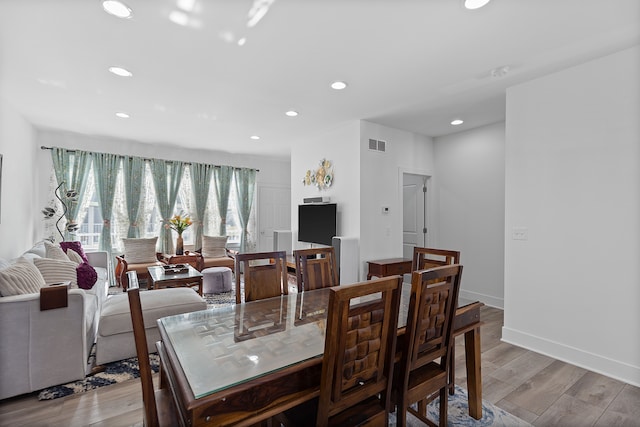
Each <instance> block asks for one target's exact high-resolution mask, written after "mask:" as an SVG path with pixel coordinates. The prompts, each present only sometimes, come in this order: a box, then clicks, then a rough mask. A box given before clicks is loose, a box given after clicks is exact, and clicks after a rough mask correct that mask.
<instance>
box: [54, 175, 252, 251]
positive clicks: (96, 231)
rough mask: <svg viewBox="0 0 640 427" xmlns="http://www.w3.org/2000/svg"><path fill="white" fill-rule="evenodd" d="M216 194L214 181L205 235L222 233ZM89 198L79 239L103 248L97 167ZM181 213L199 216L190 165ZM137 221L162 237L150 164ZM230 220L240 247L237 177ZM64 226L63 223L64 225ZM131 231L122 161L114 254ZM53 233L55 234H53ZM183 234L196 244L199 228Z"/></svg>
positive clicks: (233, 243)
mask: <svg viewBox="0 0 640 427" xmlns="http://www.w3.org/2000/svg"><path fill="white" fill-rule="evenodd" d="M212 179H213V178H212ZM52 180H53V181H52V183H53V182H55V174H53V173H52ZM54 188H55V187H54ZM216 197H217V195H216V190H215V185H214V183H213V182H212V183H211V186H210V188H209V194H208V196H207V200H208V201H207V208H206V210H205V218H204V221H203V227H204V234H207V235H218V234H219V229H220V215H219V214H218V204H217V199H216ZM85 199H86V200H85V201H83V206H82V207H81V211H80V215H79V218H78V220H79V222H80V229H79V230H78V232H77V233H76V236H77V238H78V240H80V241H81V242H82V246H83V247H84V248H86V249H88V250H92V249H93V250H97V249H99V241H100V234H101V233H102V227H103V218H102V211H101V208H100V204H99V200H98V196H97V194H96V191H95V179H94V176H93V168H92V169H91V171H90V175H89V179H88V180H87V188H86V190H85ZM254 210H255V208H254ZM177 213H183V214H188V215H189V216H191V218H192V219H194V221H195V219H196V215H195V202H194V200H193V188H192V181H191V173H190V168H189V167H186V168H185V169H184V174H183V177H182V180H181V184H180V189H179V191H178V197H177V199H176V205H175V207H174V209H173V213H172V216H173V215H175V214H177ZM252 216H253V214H252ZM137 223H138V226H139V229H140V237H155V236H158V234H159V229H160V227H162V226H163V222H162V217H161V215H160V212H159V210H158V205H157V203H156V197H155V188H154V186H153V178H152V177H151V172H150V168H149V164H148V163H146V164H145V175H144V178H143V188H142V195H141V201H140V209H139V215H138V221H137ZM226 223H227V226H226V229H227V235H228V236H229V239H228V243H227V244H228V245H229V246H230V247H238V246H239V245H240V235H241V227H240V220H239V216H238V211H237V194H236V190H235V182H234V180H233V179H232V182H231V190H230V192H229V204H228V209H227V222H226ZM61 225H62V226H63V225H64V224H61ZM252 227H255V221H251V222H250V225H249V228H250V229H251V228H252ZM128 230H129V221H128V213H127V206H126V197H125V189H124V177H123V173H122V164H120V169H119V172H118V178H117V183H116V191H115V195H114V201H113V210H112V218H111V242H112V248H113V252H114V253H122V251H123V250H124V248H123V246H122V239H123V238H125V237H127V233H128ZM51 234H52V235H53V233H51ZM250 234H251V233H250ZM175 237H176V235H175V233H173V232H172V238H173V239H175ZM182 237H183V238H184V242H185V245H193V244H194V243H195V242H194V239H195V228H194V227H189V228H188V229H187V230H186V231H185V232H184V233H183V235H182Z"/></svg>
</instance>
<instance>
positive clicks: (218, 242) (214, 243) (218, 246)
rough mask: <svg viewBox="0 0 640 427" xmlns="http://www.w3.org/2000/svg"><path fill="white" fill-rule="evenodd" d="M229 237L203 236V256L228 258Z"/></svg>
mask: <svg viewBox="0 0 640 427" xmlns="http://www.w3.org/2000/svg"><path fill="white" fill-rule="evenodd" d="M227 239H228V237H227V236H202V256H203V257H205V258H222V257H226V256H227V251H226V249H225V247H226V246H227Z"/></svg>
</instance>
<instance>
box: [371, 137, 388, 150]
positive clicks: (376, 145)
mask: <svg viewBox="0 0 640 427" xmlns="http://www.w3.org/2000/svg"><path fill="white" fill-rule="evenodd" d="M369 150H374V151H382V152H385V151H386V150H387V142H386V141H378V140H375V139H369Z"/></svg>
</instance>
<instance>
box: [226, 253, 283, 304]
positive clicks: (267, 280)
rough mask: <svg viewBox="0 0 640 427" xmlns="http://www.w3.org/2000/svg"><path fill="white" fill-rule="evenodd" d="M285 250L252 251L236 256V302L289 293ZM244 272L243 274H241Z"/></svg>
mask: <svg viewBox="0 0 640 427" xmlns="http://www.w3.org/2000/svg"><path fill="white" fill-rule="evenodd" d="M286 260H287V257H286V253H285V252H284V251H275V252H252V253H243V254H237V255H236V256H235V271H236V304H240V303H241V302H242V294H243V292H242V281H241V280H242V279H243V280H244V302H249V301H256V300H260V299H264V298H272V297H276V296H280V295H287V294H288V284H287V264H286ZM240 272H242V274H240Z"/></svg>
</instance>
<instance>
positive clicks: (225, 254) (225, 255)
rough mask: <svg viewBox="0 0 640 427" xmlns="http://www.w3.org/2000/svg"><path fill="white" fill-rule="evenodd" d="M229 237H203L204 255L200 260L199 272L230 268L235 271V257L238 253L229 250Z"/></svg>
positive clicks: (201, 250)
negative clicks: (213, 268)
mask: <svg viewBox="0 0 640 427" xmlns="http://www.w3.org/2000/svg"><path fill="white" fill-rule="evenodd" d="M227 239H228V237H227V236H202V249H200V250H199V251H196V252H200V254H201V255H202V256H201V257H199V258H198V266H197V267H196V268H197V270H198V271H202V270H204V269H205V268H209V267H228V268H230V269H231V271H234V265H235V260H234V256H235V254H236V253H237V252H236V251H232V250H230V249H227V247H226V245H227Z"/></svg>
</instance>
